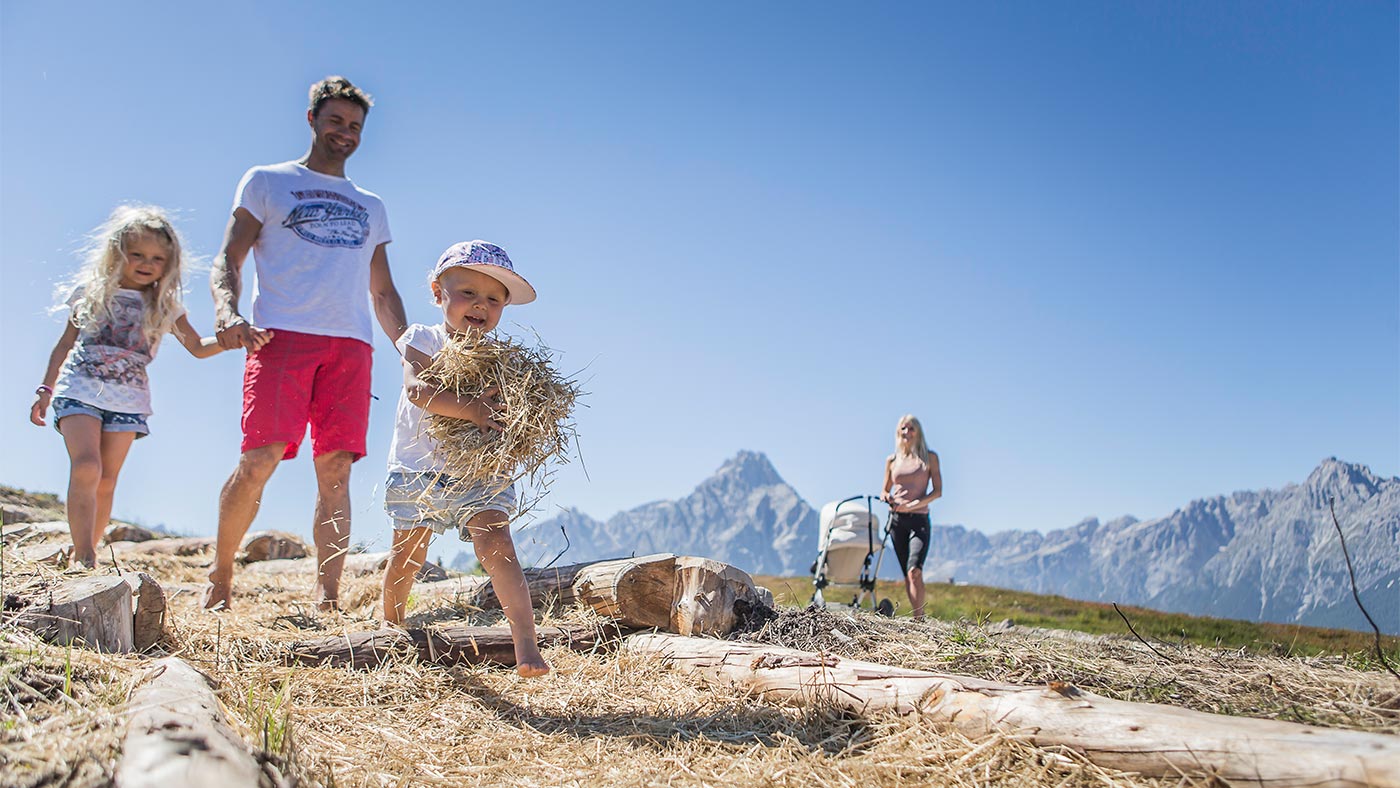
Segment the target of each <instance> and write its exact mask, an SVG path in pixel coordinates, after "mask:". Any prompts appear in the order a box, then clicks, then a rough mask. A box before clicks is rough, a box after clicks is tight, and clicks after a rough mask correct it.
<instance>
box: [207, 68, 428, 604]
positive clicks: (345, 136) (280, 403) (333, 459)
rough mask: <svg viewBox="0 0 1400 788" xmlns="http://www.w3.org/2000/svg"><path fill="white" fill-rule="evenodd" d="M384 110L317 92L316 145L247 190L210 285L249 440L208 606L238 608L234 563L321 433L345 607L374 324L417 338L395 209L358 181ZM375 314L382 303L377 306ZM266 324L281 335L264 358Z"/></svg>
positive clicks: (361, 98) (321, 88)
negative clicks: (249, 283) (356, 166)
mask: <svg viewBox="0 0 1400 788" xmlns="http://www.w3.org/2000/svg"><path fill="white" fill-rule="evenodd" d="M371 106H373V102H372V101H371V100H370V97H369V96H368V95H367V94H365V92H364V91H362V90H360V89H359V88H357V87H355V86H354V85H352V84H350V81H349V80H347V79H345V78H344V77H327V78H326V79H323V80H321V81H320V82H317V83H316V84H314V85H312V86H311V101H310V106H309V107H308V109H307V111H306V122H307V124H308V125H310V127H311V150H310V151H308V152H307V154H306V155H305V156H303V157H301V158H300V159H298V160H296V161H289V162H284V163H282V164H273V165H269V166H265V167H254V168H252V169H251V170H248V172H247V173H246V174H244V176H243V180H242V181H240V182H239V184H238V193H237V196H236V197H235V198H234V203H233V216H232V218H231V219H230V220H229V225H228V229H227V230H226V231H225V233H224V242H223V248H222V249H221V250H220V252H219V255H218V257H216V258H215V259H214V265H213V271H212V273H211V277H210V279H211V289H212V290H213V292H214V309H215V320H216V328H217V330H218V339H219V344H220V345H221V346H223V347H225V348H229V349H233V348H238V347H242V348H246V349H247V350H248V351H249V352H248V360H247V364H246V366H245V368H244V374H243V446H242V454H241V456H240V458H239V461H238V467H237V468H236V469H235V470H234V472H233V475H232V476H230V477H229V480H228V481H227V482H226V483H225V484H224V488H223V492H222V493H221V495H220V496H219V536H218V542H217V547H216V553H215V558H214V567H213V569H211V570H210V572H209V582H210V585H209V588H208V589H207V590H206V594H205V599H204V606H205V607H207V608H212V609H226V608H228V607H229V605H230V601H231V596H232V584H233V558H234V554H235V553H236V552H237V551H238V548H239V544H240V543H241V542H242V540H243V536H244V535H245V534H246V533H247V532H248V528H249V526H250V525H252V523H253V518H254V517H255V516H256V515H257V511H258V500H259V499H260V498H261V496H262V491H263V487H264V486H266V484H267V482H268V480H269V479H270V478H272V473H273V471H275V470H276V469H277V463H278V462H280V461H281V460H289V459H291V458H293V457H295V456H296V455H297V450H298V448H299V447H300V445H301V441H302V439H303V438H304V437H305V435H306V429H307V426H308V425H310V427H311V442H312V450H313V451H312V462H313V463H314V465H315V468H316V484H317V496H316V515H315V520H314V524H313V536H314V539H315V542H316V554H317V561H318V571H317V576H316V588H315V593H316V597H317V600H318V602H319V603H320V605H321V607H322V608H333V607H335V606H336V602H337V598H338V596H339V589H340V573H341V568H342V567H343V565H344V561H345V552H346V550H347V548H348V547H349V544H350V465H351V463H353V462H354V461H355V460H358V459H359V458H360V457H363V456H364V454H365V433H366V431H367V429H368V426H369V401H370V356H371V343H372V342H373V339H374V327H373V323H374V320H375V319H377V320H378V321H379V325H380V327H381V328H382V329H383V330H384V333H385V334H387V335H388V336H389V339H390V341H396V340H398V338H399V335H401V334H402V333H403V331H404V327H405V326H406V325H407V321H406V320H405V318H404V309H403V301H402V300H401V299H400V298H399V294H398V291H397V290H396V289H395V288H394V281H393V278H392V277H391V276H390V274H389V257H388V254H387V253H386V252H385V247H386V246H387V245H388V244H389V241H390V240H391V238H390V235H389V220H388V216H387V214H386V213H385V211H384V203H383V201H382V200H380V199H379V197H378V196H377V195H375V194H374V193H373V192H369V191H366V190H365V189H362V188H360V187H359V186H357V185H356V184H355V183H354V182H353V181H351V180H350V179H349V178H347V177H346V176H345V162H346V160H347V159H349V158H350V156H351V154H353V153H354V152H355V149H356V148H358V147H359V145H360V135H361V134H362V133H363V131H364V126H365V118H366V117H367V116H368V114H369V109H370V107H371ZM250 251H251V252H252V253H253V259H254V261H255V264H256V271H257V278H256V281H255V285H254V288H253V299H252V303H253V315H252V318H253V319H252V323H251V324H250V323H249V321H248V320H247V319H245V318H244V317H243V316H242V314H241V313H240V312H239V309H238V301H239V295H240V293H241V292H242V289H243V288H242V270H243V263H244V261H245V260H246V259H247V257H248V253H249V252H250ZM371 306H372V309H371ZM254 325H256V326H258V327H260V328H262V329H269V330H271V331H272V332H273V338H272V340H271V341H270V342H268V343H267V344H266V345H265V346H264V347H263V348H261V349H259V350H257V351H256V352H254V349H253V346H252V345H253V339H254V332H255V330H256V329H254V328H253V326H254Z"/></svg>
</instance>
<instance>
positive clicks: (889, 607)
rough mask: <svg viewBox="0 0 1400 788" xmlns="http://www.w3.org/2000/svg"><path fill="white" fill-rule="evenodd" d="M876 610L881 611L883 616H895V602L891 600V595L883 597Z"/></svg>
mask: <svg viewBox="0 0 1400 788" xmlns="http://www.w3.org/2000/svg"><path fill="white" fill-rule="evenodd" d="M875 612H876V613H879V614H880V615H882V616H885V617H886V618H890V617H893V616H894V603H893V602H891V601H890V600H889V597H886V598H884V599H881V600H880V604H878V605H876V606H875Z"/></svg>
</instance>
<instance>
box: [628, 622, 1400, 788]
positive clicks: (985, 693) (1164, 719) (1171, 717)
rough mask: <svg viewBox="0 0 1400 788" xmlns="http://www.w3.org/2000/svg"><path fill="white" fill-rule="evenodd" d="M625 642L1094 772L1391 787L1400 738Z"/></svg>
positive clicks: (711, 646) (1060, 692) (750, 683)
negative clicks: (1008, 737)
mask: <svg viewBox="0 0 1400 788" xmlns="http://www.w3.org/2000/svg"><path fill="white" fill-rule="evenodd" d="M623 647H624V648H625V649H626V650H627V651H630V652H633V653H637V654H648V655H655V656H660V657H662V658H663V659H665V660H666V661H667V662H668V663H669V664H670V666H671V667H673V668H676V669H678V670H682V671H685V672H688V673H693V674H697V675H701V676H707V677H710V678H713V679H717V680H720V681H723V682H726V683H729V684H732V685H737V686H740V687H744V688H747V689H749V690H751V691H752V692H754V693H755V694H757V695H759V696H760V697H763V698H768V699H771V700H774V701H778V702H783V703H788V704H791V705H797V706H825V705H829V706H835V707H837V708H840V709H843V710H845V711H848V712H851V713H854V714H866V713H870V712H877V711H895V712H899V713H903V714H908V713H912V712H919V713H922V714H926V715H929V716H930V717H931V718H932V719H934V720H936V721H939V722H944V723H948V724H950V725H952V726H953V727H954V728H956V729H958V730H959V731H961V732H963V733H965V734H967V735H968V736H971V737H982V736H986V735H987V734H989V733H992V732H994V731H1005V732H1014V733H1016V734H1017V735H1019V736H1022V737H1025V738H1026V739H1027V740H1029V741H1031V742H1032V743H1034V744H1036V745H1038V746H1041V747H1067V748H1070V749H1072V750H1075V751H1077V752H1079V753H1082V754H1083V755H1084V757H1086V758H1087V759H1088V760H1090V761H1092V762H1093V763H1096V764H1098V765H1100V766H1105V767H1108V768H1113V769H1121V770H1124V771H1132V772H1139V773H1141V774H1144V775H1147V776H1151V777H1176V776H1179V775H1183V774H1184V775H1187V776H1191V777H1201V778H1207V777H1214V778H1217V779H1220V780H1223V781H1224V782H1226V783H1228V784H1231V785H1237V784H1238V785H1260V786H1269V787H1270V788H1285V787H1286V786H1310V787H1311V786H1324V785H1330V786H1346V787H1347V788H1360V786H1373V787H1374V788H1397V786H1400V738H1397V737H1395V736H1386V735H1381V734H1374V733H1361V732H1357V731H1345V730H1337V729H1329V728H1314V727H1309V726H1305V725H1297V724H1294V723H1287V722H1278V721H1275V720H1260V719H1250V718H1243V717H1228V716H1224V715H1218V714H1206V713H1203V712H1196V711H1188V710H1186V709H1180V708H1176V707H1172V706H1158V705H1153V704H1146V703H1128V702H1125V701H1117V700H1111V699H1109V698H1104V697H1100V696H1098V695H1093V694H1091V693H1088V692H1084V691H1082V690H1080V689H1078V688H1076V687H1074V686H1072V685H1062V684H1052V685H1051V686H1050V687H1027V686H1019V685H1014V684H1003V683H999V682H992V681H984V680H981V679H975V678H969V677H963V676H953V675H945V674H938V673H931V672H927V671H919V670H906V669H902V668H894V667H889V666H886V665H879V664H876V663H872V662H862V661H859V660H849V659H840V658H837V657H834V656H830V655H825V654H814V653H811V652H804V651H796V650H793V649H786V648H778V647H776V646H764V645H757V644H751V643H737V642H728V641H722V640H706V639H701V638H688V637H680V636H677V635H661V634H641V635H633V636H631V637H629V638H627V639H626V640H625V641H624V643H623Z"/></svg>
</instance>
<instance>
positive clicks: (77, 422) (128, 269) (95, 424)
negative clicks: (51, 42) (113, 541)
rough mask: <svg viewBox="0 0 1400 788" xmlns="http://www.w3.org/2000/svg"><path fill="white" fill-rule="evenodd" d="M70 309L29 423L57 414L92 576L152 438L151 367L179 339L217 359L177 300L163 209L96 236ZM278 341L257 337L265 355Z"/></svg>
mask: <svg viewBox="0 0 1400 788" xmlns="http://www.w3.org/2000/svg"><path fill="white" fill-rule="evenodd" d="M84 259H85V265H84V266H83V268H82V270H80V271H79V272H78V275H77V277H76V278H75V281H74V287H73V290H72V294H71V295H70V296H69V298H68V300H67V306H68V307H69V309H70V315H69V318H68V321H67V324H66V325H65V326H64V329H63V335H62V336H61V337H59V339H58V344H56V345H54V349H53V353H51V354H49V366H48V369H47V370H46V371H45V372H44V381H43V384H42V385H40V386H39V387H38V388H37V389H35V392H34V394H35V396H34V405H33V406H32V407H31V408H30V410H29V420H30V421H31V422H33V423H34V424H36V425H38V426H40V427H42V426H44V423H45V422H44V416H45V414H46V413H47V411H48V409H49V405H50V404H52V405H53V411H54V412H53V419H54V427H55V428H57V429H58V431H59V433H60V434H62V435H63V442H64V444H65V445H66V446H67V448H68V458H69V462H70V463H71V468H70V470H69V475H68V528H69V530H70V531H71V532H72V534H73V560H74V561H76V562H78V563H80V564H83V565H84V566H88V567H92V566H95V565H96V563H97V544H98V542H100V541H101V539H102V533H103V532H104V531H106V530H107V525H108V520H109V519H110V517H111V515H112V493H113V491H114V490H115V488H116V484H117V473H118V472H119V471H120V470H121V467H122V463H123V462H124V461H125V460H126V453H127V450H129V449H130V448H131V442H132V441H133V440H135V439H136V438H138V437H141V436H143V435H146V434H148V433H149V432H150V430H149V429H148V428H147V426H146V417H147V416H149V415H150V413H151V392H150V388H149V385H148V381H147V379H146V365H147V364H149V363H151V359H152V358H154V357H155V354H156V348H157V346H158V345H159V344H160V340H161V337H163V336H165V334H166V333H170V332H173V333H174V334H175V336H176V337H177V338H178V339H179V340H180V344H182V345H184V346H185V349H187V350H189V352H190V354H191V355H193V356H195V357H196V358H208V357H209V356H212V355H214V354H216V353H218V352H219V351H220V348H219V345H218V343H217V342H216V341H215V340H214V338H213V337H207V338H200V336H199V335H198V334H197V333H195V330H194V328H192V327H191V326H190V322H189V319H188V318H187V317H186V316H185V309H184V306H182V304H181V300H180V295H181V294H180V289H181V270H180V269H181V256H180V237H179V235H178V234H176V232H175V228H174V227H172V226H171V224H170V220H169V219H167V218H166V217H165V215H164V214H163V213H162V212H161V211H160V210H159V209H157V208H150V207H142V206H128V205H123V206H119V207H118V208H117V209H116V210H115V211H113V212H112V215H111V216H110V217H109V218H108V219H107V221H106V223H104V224H103V225H102V226H101V227H99V228H97V230H96V231H95V232H94V234H93V242H92V244H91V245H90V246H89V247H88V248H87V250H86V251H85V254H84ZM269 339H271V334H269V333H268V332H262V331H260V332H258V343H259V346H261V345H262V344H265V343H266V342H267V341H268V340H269Z"/></svg>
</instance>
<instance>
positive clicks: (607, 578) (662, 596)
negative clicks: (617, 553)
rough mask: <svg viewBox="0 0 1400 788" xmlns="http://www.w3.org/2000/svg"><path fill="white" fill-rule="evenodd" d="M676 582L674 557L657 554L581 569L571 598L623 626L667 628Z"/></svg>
mask: <svg viewBox="0 0 1400 788" xmlns="http://www.w3.org/2000/svg"><path fill="white" fill-rule="evenodd" d="M675 582H676V557H675V556H674V555H672V554H671V553H657V554H655V555H644V556H639V557H637V558H619V559H616V560H613V561H600V562H598V563H596V564H589V565H587V566H584V567H582V568H581V569H580V570H579V573H578V577H577V578H576V579H575V580H574V595H575V596H576V597H578V600H579V601H580V602H583V603H584V604H586V605H588V606H589V607H591V608H593V609H594V610H595V611H597V612H598V613H599V614H600V615H604V616H607V617H609V618H611V619H613V620H614V621H616V622H618V623H619V624H621V625H622V626H625V627H631V628H633V629H650V628H652V627H655V628H657V629H667V628H669V627H670V626H671V608H672V602H673V601H674V594H675Z"/></svg>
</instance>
